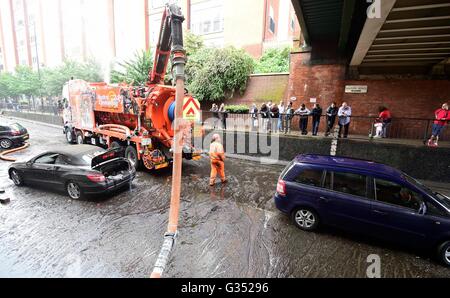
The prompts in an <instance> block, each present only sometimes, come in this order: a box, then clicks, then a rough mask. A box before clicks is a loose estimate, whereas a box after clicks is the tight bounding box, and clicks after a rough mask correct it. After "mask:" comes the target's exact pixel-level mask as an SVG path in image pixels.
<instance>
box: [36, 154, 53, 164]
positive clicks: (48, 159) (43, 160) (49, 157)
mask: <svg viewBox="0 0 450 298" xmlns="http://www.w3.org/2000/svg"><path fill="white" fill-rule="evenodd" d="M57 158H58V154H53V153H50V154H46V155H44V156H41V157H39V158H37V159H36V160H35V161H34V163H37V164H46V165H53V164H55V161H56V159H57Z"/></svg>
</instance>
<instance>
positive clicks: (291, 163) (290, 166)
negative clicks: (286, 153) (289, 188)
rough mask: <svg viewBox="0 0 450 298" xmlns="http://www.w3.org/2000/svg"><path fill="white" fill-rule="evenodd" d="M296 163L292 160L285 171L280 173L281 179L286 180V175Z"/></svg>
mask: <svg viewBox="0 0 450 298" xmlns="http://www.w3.org/2000/svg"><path fill="white" fill-rule="evenodd" d="M294 165H295V161H291V162H290V163H289V164H288V165H287V166H286V168H284V170H283V172H282V173H281V175H280V180H284V179H285V178H286V175H287V174H288V173H289V172H290V171H291V170H292V168H293V167H294Z"/></svg>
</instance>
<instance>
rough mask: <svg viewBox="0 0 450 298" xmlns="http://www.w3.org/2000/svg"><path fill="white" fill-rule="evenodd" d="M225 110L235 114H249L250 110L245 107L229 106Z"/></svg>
mask: <svg viewBox="0 0 450 298" xmlns="http://www.w3.org/2000/svg"><path fill="white" fill-rule="evenodd" d="M225 110H226V111H227V112H229V113H233V114H248V113H249V112H250V108H249V107H247V106H245V105H229V106H226V107H225Z"/></svg>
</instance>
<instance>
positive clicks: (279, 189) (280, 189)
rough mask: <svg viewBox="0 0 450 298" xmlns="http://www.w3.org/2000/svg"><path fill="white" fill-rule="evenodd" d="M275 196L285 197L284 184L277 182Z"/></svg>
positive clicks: (280, 181)
mask: <svg viewBox="0 0 450 298" xmlns="http://www.w3.org/2000/svg"><path fill="white" fill-rule="evenodd" d="M277 194H278V195H280V196H283V197H284V196H286V182H284V181H283V180H279V181H278V184H277Z"/></svg>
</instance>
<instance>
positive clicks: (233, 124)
mask: <svg viewBox="0 0 450 298" xmlns="http://www.w3.org/2000/svg"><path fill="white" fill-rule="evenodd" d="M227 115H228V117H227V129H235V130H243V131H250V130H252V128H253V127H252V121H253V120H254V119H253V118H252V115H251V114H233V113H228V114H227ZM218 116H219V118H222V117H221V116H222V115H220V114H219V115H218ZM215 117H217V114H216V115H215V114H214V113H212V112H209V111H203V112H202V122H203V124H204V125H205V127H209V128H213V127H214V126H215V127H216V128H220V127H221V123H220V120H219V119H218V118H215ZM215 119H216V120H215ZM351 120H352V121H351V123H350V128H349V133H350V135H352V136H353V137H364V138H368V137H369V135H374V134H375V129H374V126H373V124H374V121H375V118H374V117H367V116H353V117H352V118H351ZM269 121H270V120H269ZM274 122H275V123H276V126H277V125H278V122H277V121H276V119H275V121H274ZM337 122H338V120H337V119H336V124H335V125H337ZM433 122H434V120H433V119H421V118H393V119H392V123H391V126H390V128H389V130H388V137H389V138H392V139H410V140H427V139H428V138H429V137H430V136H431V130H432V126H433ZM257 123H258V130H259V131H263V132H264V131H266V130H265V128H264V126H265V125H264V124H265V122H264V119H262V118H261V115H258V119H257ZM253 129H254V128H253ZM326 130H327V117H326V116H322V118H321V121H320V126H319V134H325V132H326ZM308 131H309V134H311V131H312V117H308ZM291 133H293V134H299V133H300V116H299V115H295V116H294V117H293V119H292V123H291ZM441 140H443V141H449V140H450V129H446V130H444V132H443V133H442V136H441Z"/></svg>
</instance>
